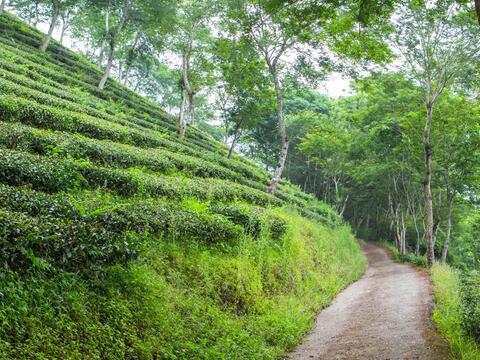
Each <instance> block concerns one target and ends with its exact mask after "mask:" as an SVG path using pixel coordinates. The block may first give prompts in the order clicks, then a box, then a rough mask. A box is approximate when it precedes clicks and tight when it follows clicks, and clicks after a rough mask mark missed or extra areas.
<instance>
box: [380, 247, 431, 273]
mask: <svg viewBox="0 0 480 360" xmlns="http://www.w3.org/2000/svg"><path fill="white" fill-rule="evenodd" d="M382 244H383V246H385V247H386V248H387V249H388V250H390V251H391V252H392V254H393V256H394V258H395V261H397V262H399V263H410V264H414V265H417V266H418V267H422V268H426V267H427V258H426V257H425V256H423V255H420V256H416V255H415V254H413V253H406V254H405V255H402V254H400V251H398V249H397V248H396V247H395V246H394V245H393V244H392V243H390V242H388V241H382Z"/></svg>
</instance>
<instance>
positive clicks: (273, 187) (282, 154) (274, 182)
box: [267, 66, 288, 194]
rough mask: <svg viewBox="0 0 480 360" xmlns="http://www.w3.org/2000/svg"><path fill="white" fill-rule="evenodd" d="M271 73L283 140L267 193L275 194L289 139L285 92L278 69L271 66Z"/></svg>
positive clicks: (279, 127)
mask: <svg viewBox="0 0 480 360" xmlns="http://www.w3.org/2000/svg"><path fill="white" fill-rule="evenodd" d="M270 73H271V75H272V77H273V81H274V85H275V95H276V98H277V122H278V129H279V132H280V140H281V149H280V156H279V157H278V164H277V167H276V169H275V173H274V175H273V177H272V180H271V181H270V184H269V185H268V187H267V192H269V193H270V194H274V193H275V190H276V189H277V186H278V183H279V182H280V178H281V177H282V173H283V168H284V167H285V160H286V159H287V153H288V137H287V130H286V125H285V118H284V114H283V90H282V86H281V84H280V80H279V79H278V71H277V69H276V66H270Z"/></svg>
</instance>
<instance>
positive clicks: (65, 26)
mask: <svg viewBox="0 0 480 360" xmlns="http://www.w3.org/2000/svg"><path fill="white" fill-rule="evenodd" d="M69 19H70V10H69V9H67V10H66V12H65V13H63V16H62V31H61V33H60V44H63V38H64V37H65V33H66V32H67V29H68V25H69V23H68V22H69Z"/></svg>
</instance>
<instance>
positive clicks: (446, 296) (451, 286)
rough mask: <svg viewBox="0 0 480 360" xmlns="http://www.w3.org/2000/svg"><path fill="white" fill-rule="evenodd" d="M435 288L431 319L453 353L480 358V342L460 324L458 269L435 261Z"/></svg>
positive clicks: (463, 357) (473, 358) (471, 359)
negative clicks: (433, 308)
mask: <svg viewBox="0 0 480 360" xmlns="http://www.w3.org/2000/svg"><path fill="white" fill-rule="evenodd" d="M431 274H432V281H433V285H434V288H435V290H434V292H435V310H434V313H433V320H434V321H435V325H436V326H437V328H438V330H439V332H440V333H441V334H442V335H443V336H444V337H445V338H446V339H447V341H448V343H449V344H450V349H451V351H452V354H453V356H454V357H457V358H461V359H464V360H478V359H480V345H479V344H478V343H476V342H475V340H474V339H473V338H472V337H470V336H468V335H467V334H466V332H465V330H464V329H463V327H462V297H461V283H460V277H459V273H458V272H457V271H456V270H455V269H453V268H452V267H450V266H448V265H446V264H440V263H435V264H434V265H433V266H432V269H431Z"/></svg>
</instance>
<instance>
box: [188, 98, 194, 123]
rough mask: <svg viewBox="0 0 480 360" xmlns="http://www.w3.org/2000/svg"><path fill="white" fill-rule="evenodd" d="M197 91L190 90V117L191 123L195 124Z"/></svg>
mask: <svg viewBox="0 0 480 360" xmlns="http://www.w3.org/2000/svg"><path fill="white" fill-rule="evenodd" d="M194 114H195V93H194V92H193V91H190V92H188V119H189V121H190V124H192V125H193V124H195V116H194Z"/></svg>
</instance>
